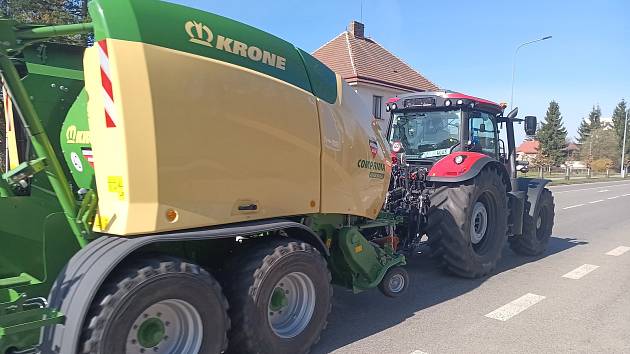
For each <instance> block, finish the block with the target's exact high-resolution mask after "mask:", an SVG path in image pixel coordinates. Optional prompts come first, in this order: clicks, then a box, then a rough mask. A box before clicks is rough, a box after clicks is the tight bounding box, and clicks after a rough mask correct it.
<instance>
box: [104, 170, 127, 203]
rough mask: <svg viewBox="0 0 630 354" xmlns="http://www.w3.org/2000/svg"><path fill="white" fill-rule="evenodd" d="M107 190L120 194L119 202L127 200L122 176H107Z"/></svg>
mask: <svg viewBox="0 0 630 354" xmlns="http://www.w3.org/2000/svg"><path fill="white" fill-rule="evenodd" d="M107 190H108V191H110V192H112V193H118V199H119V200H125V188H124V185H123V178H122V177H121V176H107Z"/></svg>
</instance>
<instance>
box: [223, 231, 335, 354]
mask: <svg viewBox="0 0 630 354" xmlns="http://www.w3.org/2000/svg"><path fill="white" fill-rule="evenodd" d="M251 242H252V243H253V245H251V246H247V245H246V246H244V247H245V249H243V251H242V252H239V253H237V254H236V256H235V257H234V258H233V259H232V261H231V262H230V263H229V266H226V272H225V274H224V276H225V277H226V280H225V282H224V284H225V286H226V294H227V296H228V299H229V301H230V304H231V308H230V316H231V318H232V321H233V326H232V330H231V331H230V348H229V352H230V353H239V354H240V353H243V354H245V353H261V354H263V353H270V354H271V353H273V354H285V353H286V354H289V353H290V354H299V353H307V352H308V351H309V349H310V347H311V346H312V345H313V344H315V343H316V342H317V341H318V340H319V337H320V334H321V331H322V330H323V329H324V328H325V327H326V321H327V317H328V314H329V313H330V310H331V297H332V286H331V284H330V281H331V277H330V272H329V270H328V267H327V266H326V261H325V260H324V258H323V257H322V256H321V255H320V253H319V251H318V250H317V249H315V248H314V247H313V246H311V245H310V244H308V243H304V242H302V241H298V240H292V239H276V240H269V239H268V240H265V239H262V240H258V241H251Z"/></svg>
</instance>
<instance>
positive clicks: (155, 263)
mask: <svg viewBox="0 0 630 354" xmlns="http://www.w3.org/2000/svg"><path fill="white" fill-rule="evenodd" d="M89 11H90V15H91V18H92V19H93V23H90V24H73V25H60V26H37V25H27V24H20V23H17V22H15V21H13V20H11V19H1V20H0V70H1V73H2V81H3V87H4V97H5V119H6V121H7V134H6V144H7V151H8V154H7V160H8V161H7V163H6V166H3V172H4V173H3V175H2V177H3V178H2V179H1V180H0V197H1V198H0V220H1V221H0V353H18V352H28V351H37V350H40V351H42V352H44V353H49V352H50V353H64V354H65V353H75V352H80V353H108V354H109V353H144V352H145V351H146V352H155V353H218V352H222V351H225V350H226V348H228V344H229V350H230V351H231V352H234V353H248V352H257V353H302V352H307V351H308V350H309V348H310V347H311V346H312V345H313V344H314V343H315V342H316V341H317V340H318V338H319V336H320V332H321V331H322V329H323V328H324V327H325V324H326V317H327V315H328V312H329V311H330V308H331V305H330V304H331V299H330V298H331V294H332V286H331V280H332V283H335V284H339V285H341V286H344V287H347V288H349V289H351V290H353V291H355V292H359V291H362V290H366V289H369V288H373V287H376V286H379V287H380V288H381V290H383V292H384V293H385V294H386V295H389V296H397V295H399V294H401V293H402V292H403V291H404V289H405V288H406V287H407V284H408V277H407V274H406V272H405V271H404V269H403V268H401V266H402V265H404V264H405V258H404V257H403V256H402V255H401V254H399V253H398V252H397V251H396V246H397V242H396V236H395V235H394V228H395V225H396V224H397V223H398V222H399V220H398V219H397V218H396V217H394V216H393V215H389V214H387V213H384V212H382V207H383V204H384V201H385V198H386V195H387V191H388V187H389V180H390V174H391V168H392V163H391V157H390V151H389V147H388V145H387V143H386V142H385V141H384V140H383V138H382V134H381V132H380V130H379V128H378V124H377V123H375V122H374V121H373V118H372V116H371V114H370V112H369V110H368V109H367V107H366V105H365V104H364V103H363V101H362V100H361V98H360V97H359V96H358V94H357V93H356V92H355V91H354V90H352V89H351V88H350V87H349V86H348V85H347V84H346V83H345V82H344V81H343V80H342V79H341V77H340V76H339V75H336V74H335V73H333V72H332V71H331V70H330V69H329V68H327V67H326V66H325V65H323V64H322V63H320V62H319V61H317V60H316V59H315V58H313V57H312V56H310V55H309V54H308V53H306V52H304V51H303V50H301V49H299V48H296V47H295V46H293V45H292V44H290V43H288V42H285V41H283V40H281V39H279V38H277V37H274V36H272V35H270V34H268V33H265V32H263V31H260V30H258V29H255V28H253V27H250V26H247V25H244V24H241V23H238V22H236V21H232V20H229V19H226V18H224V17H221V16H218V15H214V14H211V13H206V12H203V11H199V10H195V9H191V8H187V7H183V6H179V5H173V4H169V3H166V2H160V1H154V0H133V1H131V0H121V1H106V0H93V1H91V2H90V3H89ZM86 33H89V34H93V43H94V44H93V45H92V46H90V47H89V48H87V49H86V48H81V47H75V46H71V45H67V44H56V43H53V42H51V41H50V39H51V38H54V37H58V36H65V35H75V34H86ZM228 342H229V343H228Z"/></svg>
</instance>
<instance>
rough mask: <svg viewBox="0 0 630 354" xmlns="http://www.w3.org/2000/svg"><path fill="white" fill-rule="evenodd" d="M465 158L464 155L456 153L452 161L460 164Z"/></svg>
mask: <svg viewBox="0 0 630 354" xmlns="http://www.w3.org/2000/svg"><path fill="white" fill-rule="evenodd" d="M465 159H466V156H465V155H457V156H455V158H454V159H453V161H454V162H455V164H457V165H461V164H462V162H464V160H465Z"/></svg>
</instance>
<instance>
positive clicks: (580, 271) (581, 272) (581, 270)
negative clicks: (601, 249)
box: [562, 264, 599, 280]
mask: <svg viewBox="0 0 630 354" xmlns="http://www.w3.org/2000/svg"><path fill="white" fill-rule="evenodd" d="M597 268H599V266H597V265H592V264H584V265H581V266H579V267H577V268H575V269H573V270H572V271H570V272H568V273H567V274H565V275H563V276H562V277H563V278H568V279H575V280H577V279H580V278H582V277H583V276H585V275H586V274H588V273H590V272H592V271H594V270H595V269H597Z"/></svg>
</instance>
